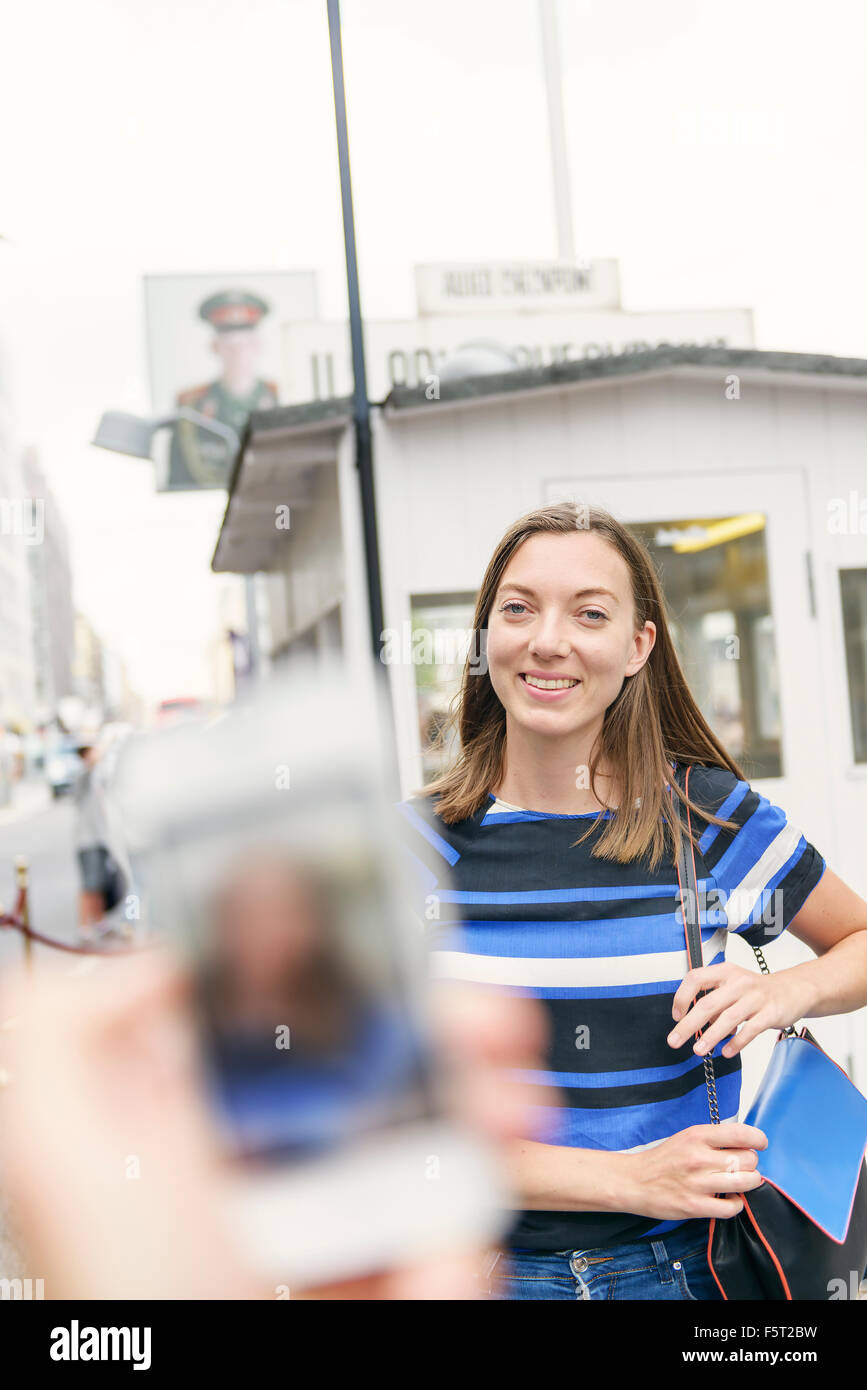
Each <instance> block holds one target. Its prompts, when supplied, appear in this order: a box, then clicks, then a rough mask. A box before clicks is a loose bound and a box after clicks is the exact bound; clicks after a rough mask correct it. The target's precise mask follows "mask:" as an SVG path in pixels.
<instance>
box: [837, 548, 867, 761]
mask: <svg viewBox="0 0 867 1390" xmlns="http://www.w3.org/2000/svg"><path fill="white" fill-rule="evenodd" d="M840 600H841V602H842V605H843V640H844V642H845V644H846V672H847V675H848V677H849V713H850V717H851V720H852V748H853V751H854V755H855V761H856V763H865V762H867V569H857V570H856V569H851V570H849V569H847V570H841V571H840Z"/></svg>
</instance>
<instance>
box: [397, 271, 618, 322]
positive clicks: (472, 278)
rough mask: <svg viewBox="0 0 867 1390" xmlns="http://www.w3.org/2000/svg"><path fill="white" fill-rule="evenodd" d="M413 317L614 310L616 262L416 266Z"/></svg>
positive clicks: (616, 296)
mask: <svg viewBox="0 0 867 1390" xmlns="http://www.w3.org/2000/svg"><path fill="white" fill-rule="evenodd" d="M415 293H416V302H417V305H418V312H419V314H421V315H422V316H423V317H424V316H426V315H428V314H479V313H494V314H498V313H499V314H502V313H509V314H515V313H519V314H520V313H537V312H539V311H540V310H543V311H549V310H556V309H561V310H564V311H567V312H568V311H569V310H575V309H618V308H619V307H620V274H619V270H618V265H617V261H614V260H605V261H577V262H572V263H569V262H565V261H471V262H466V263H462V264H458V265H418V266H416V267H415Z"/></svg>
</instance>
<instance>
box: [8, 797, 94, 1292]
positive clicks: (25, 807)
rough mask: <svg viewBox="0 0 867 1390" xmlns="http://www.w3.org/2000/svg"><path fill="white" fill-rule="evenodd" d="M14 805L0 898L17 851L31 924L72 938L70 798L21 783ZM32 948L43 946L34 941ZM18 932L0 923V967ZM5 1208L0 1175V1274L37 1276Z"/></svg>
mask: <svg viewBox="0 0 867 1390" xmlns="http://www.w3.org/2000/svg"><path fill="white" fill-rule="evenodd" d="M22 790H23V793H24V794H23V795H22V796H21V797H20V798H19V805H18V806H16V807H13V808H11V809H10V810H7V809H4V811H3V813H2V815H0V903H2V904H3V907H4V908H5V909H6V910H7V911H9V910H10V909H11V907H12V906H13V904H14V901H15V894H16V889H15V871H14V861H15V857H16V855H19V854H23V855H24V856H25V857H26V858H27V859H28V861H29V864H30V883H31V890H30V911H31V921H32V922H33V925H34V926H36V927H38V928H39V930H40V931H44V932H46V933H47V934H49V935H51V936H56V937H59V938H60V939H61V940H63V941H72V940H73V939H74V935H75V924H76V917H77V901H76V899H77V891H78V878H77V866H76V861H75V851H74V848H73V807H72V801H71V799H70V798H64V799H62V800H60V801H57V802H52V801H51V800H49V799H47V798H46V796H45V794H44V791H43V790H42V789H41V788H39V787H35V788H24V789H22ZM33 949H34V954H35V955H37V956H41V955H43V954H47V953H48V951H49V948H48V947H42V946H34V948H33ZM21 952H22V938H21V935H20V933H19V932H16V931H13V930H11V929H10V928H8V927H4V928H0V967H2V966H3V965H5V964H6V963H7V962H9V961H13V960H17V959H19V958H20V956H21ZM9 1227H10V1213H9V1210H8V1207H7V1204H6V1198H5V1193H4V1191H3V1185H2V1176H0V1279H4V1278H6V1279H11V1278H15V1277H31V1278H36V1277H39V1271H33V1270H27V1269H24V1268H23V1267H22V1262H21V1257H20V1255H19V1253H18V1251H17V1249H16V1248H15V1245H14V1242H13V1241H12V1240H11V1239H10V1229H9Z"/></svg>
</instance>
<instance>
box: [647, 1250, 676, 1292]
mask: <svg viewBox="0 0 867 1390" xmlns="http://www.w3.org/2000/svg"><path fill="white" fill-rule="evenodd" d="M650 1248H651V1250H652V1251H653V1254H654V1257H655V1259H656V1268H657V1269H658V1271H659V1278H660V1282H661V1283H663V1284H673V1283H674V1275H673V1274H672V1272H671V1265H670V1263H669V1259H668V1253H667V1251H666V1249H665V1241H663V1240H652V1241H651V1242H650Z"/></svg>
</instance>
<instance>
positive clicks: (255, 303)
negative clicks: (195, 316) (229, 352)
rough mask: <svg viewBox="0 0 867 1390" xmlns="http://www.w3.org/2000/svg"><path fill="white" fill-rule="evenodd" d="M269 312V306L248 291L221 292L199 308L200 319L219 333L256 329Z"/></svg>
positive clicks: (204, 301) (206, 300)
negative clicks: (228, 330)
mask: <svg viewBox="0 0 867 1390" xmlns="http://www.w3.org/2000/svg"><path fill="white" fill-rule="evenodd" d="M267 312H268V305H267V304H266V303H265V301H264V299H260V298H259V296H258V295H257V294H250V293H249V292H248V291H247V290H221V291H220V293H219V294H212V295H209V296H208V298H207V299H205V300H203V301H202V303H201V304H200V306H199V318H201V319H204V320H205V321H206V322H207V323H210V324H211V326H212V327H213V328H215V329H216V330H217V332H218V333H221V332H223V331H225V330H226V329H227V328H255V326H256V324H257V323H258V322H259V320H260V319H261V318H263V317H264V315H265V314H267Z"/></svg>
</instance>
